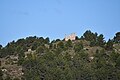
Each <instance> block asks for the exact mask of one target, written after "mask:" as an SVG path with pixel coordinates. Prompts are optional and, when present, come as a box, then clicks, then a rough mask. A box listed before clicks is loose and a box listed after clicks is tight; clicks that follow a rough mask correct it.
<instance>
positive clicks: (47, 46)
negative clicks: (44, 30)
mask: <svg viewBox="0 0 120 80" xmlns="http://www.w3.org/2000/svg"><path fill="white" fill-rule="evenodd" d="M11 56H13V58H12V57H11ZM16 56H17V57H18V58H16V60H15V57H16ZM0 58H1V65H0V66H1V70H0V80H2V79H3V80H11V79H13V80H20V79H21V80H120V32H117V33H116V35H115V37H114V38H113V39H109V40H108V41H107V42H106V41H105V40H104V36H103V34H100V35H98V34H97V33H93V32H91V31H90V30H87V31H86V32H85V33H84V34H83V36H81V37H80V38H79V37H78V36H76V40H75V41H71V40H68V41H64V40H60V39H57V40H53V41H51V42H50V40H49V38H48V37H47V38H45V39H44V38H43V37H36V36H34V37H27V38H26V39H19V40H17V41H16V42H15V41H12V42H10V43H8V44H7V45H6V46H5V47H2V45H1V46H0ZM2 60H3V61H4V60H5V62H6V63H5V64H4V65H3V62H2ZM15 61H16V62H15ZM8 66H9V68H10V66H12V67H13V66H14V67H15V68H16V71H17V72H18V73H20V75H16V74H13V73H10V71H9V68H7V67H8ZM21 67H22V70H21V71H20V70H19V69H20V68H21ZM5 69H6V70H7V71H5ZM17 69H18V70H17ZM11 70H12V69H11ZM11 75H13V76H11Z"/></svg>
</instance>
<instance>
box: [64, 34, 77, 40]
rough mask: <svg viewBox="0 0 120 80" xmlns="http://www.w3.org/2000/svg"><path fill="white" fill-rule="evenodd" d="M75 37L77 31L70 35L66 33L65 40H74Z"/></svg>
mask: <svg viewBox="0 0 120 80" xmlns="http://www.w3.org/2000/svg"><path fill="white" fill-rule="evenodd" d="M75 38H76V34H75V33H71V34H70V35H68V36H67V35H65V41H68V40H69V39H70V40H71V41H73V40H75Z"/></svg>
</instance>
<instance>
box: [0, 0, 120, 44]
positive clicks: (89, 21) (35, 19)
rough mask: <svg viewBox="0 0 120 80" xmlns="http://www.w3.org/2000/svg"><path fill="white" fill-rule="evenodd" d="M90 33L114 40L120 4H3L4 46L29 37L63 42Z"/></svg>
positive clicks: (51, 0)
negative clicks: (67, 38)
mask: <svg viewBox="0 0 120 80" xmlns="http://www.w3.org/2000/svg"><path fill="white" fill-rule="evenodd" d="M86 30H91V31H93V32H98V33H99V34H103V35H104V36H105V39H106V40H107V39H109V38H113V36H114V35H115V33H116V32H118V31H120V0H0V44H2V45H4V46H5V45H6V44H7V43H8V42H10V41H12V40H17V39H20V38H25V37H27V36H34V35H36V36H38V37H40V36H42V37H49V38H50V39H51V40H52V39H56V38H60V39H63V38H64V35H65V34H70V33H72V32H75V33H76V34H77V36H81V35H82V34H83V33H84V32H85V31H86Z"/></svg>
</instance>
